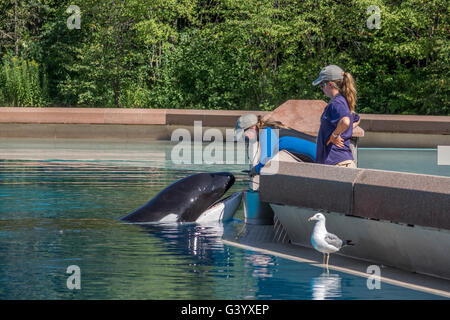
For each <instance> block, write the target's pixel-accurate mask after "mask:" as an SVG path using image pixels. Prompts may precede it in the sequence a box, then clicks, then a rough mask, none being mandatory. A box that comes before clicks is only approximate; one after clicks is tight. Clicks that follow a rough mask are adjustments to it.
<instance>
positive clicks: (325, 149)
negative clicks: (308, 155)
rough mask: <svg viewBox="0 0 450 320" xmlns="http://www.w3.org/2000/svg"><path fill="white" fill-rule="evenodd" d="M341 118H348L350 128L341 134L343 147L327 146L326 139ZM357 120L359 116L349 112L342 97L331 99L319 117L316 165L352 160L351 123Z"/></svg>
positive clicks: (337, 96) (339, 95)
mask: <svg viewBox="0 0 450 320" xmlns="http://www.w3.org/2000/svg"><path fill="white" fill-rule="evenodd" d="M343 117H349V118H350V126H349V127H348V129H347V130H345V131H344V132H342V133H341V138H342V139H344V147H343V148H339V147H338V146H335V145H334V144H332V143H330V144H329V145H328V146H327V145H326V144H327V142H328V139H330V136H331V134H332V132H333V131H334V130H336V127H337V124H338V122H339V121H340V120H341V119H342V118H343ZM358 120H359V116H358V115H357V114H356V113H353V114H352V113H351V112H350V108H349V107H348V103H347V100H346V99H345V97H344V96H343V95H341V94H338V95H336V96H335V97H334V98H333V99H331V101H330V102H329V103H328V105H327V106H326V107H325V110H324V111H323V113H322V115H321V117H320V129H319V134H318V136H317V152H316V163H322V164H330V165H335V164H337V163H339V162H342V161H345V160H354V159H353V155H352V151H351V149H350V138H351V137H352V135H353V122H354V121H358Z"/></svg>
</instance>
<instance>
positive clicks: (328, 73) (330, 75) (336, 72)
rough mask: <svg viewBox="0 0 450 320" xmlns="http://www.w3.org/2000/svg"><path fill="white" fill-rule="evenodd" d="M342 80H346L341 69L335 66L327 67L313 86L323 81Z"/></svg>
mask: <svg viewBox="0 0 450 320" xmlns="http://www.w3.org/2000/svg"><path fill="white" fill-rule="evenodd" d="M342 79H344V70H342V69H341V68H340V67H338V66H336V65H334V64H331V65H329V66H326V67H325V68H323V69H322V70H321V71H320V73H319V77H318V78H317V79H316V80H315V81H314V82H313V83H312V84H313V86H317V85H318V84H319V83H321V82H322V81H333V80H342Z"/></svg>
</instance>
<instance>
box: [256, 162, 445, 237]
mask: <svg viewBox="0 0 450 320" xmlns="http://www.w3.org/2000/svg"><path fill="white" fill-rule="evenodd" d="M264 173H270V172H269V171H267V170H265V169H263V170H262V174H261V176H260V189H259V192H260V198H261V201H264V202H269V203H273V204H282V205H289V206H296V207H305V208H311V209H314V210H324V211H332V212H337V213H342V214H346V215H353V216H359V217H364V218H371V219H382V220H387V221H392V222H397V223H405V224H411V225H420V226H424V227H433V228H441V229H448V230H450V215H449V208H450V177H439V176H431V175H422V174H411V173H401V172H394V171H382V170H370V169H349V168H340V167H334V166H325V165H317V164H309V163H291V162H289V163H288V162H279V166H278V170H277V172H276V173H275V174H264Z"/></svg>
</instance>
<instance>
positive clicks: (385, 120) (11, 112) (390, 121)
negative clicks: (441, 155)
mask: <svg viewBox="0 0 450 320" xmlns="http://www.w3.org/2000/svg"><path fill="white" fill-rule="evenodd" d="M292 101H294V102H295V101H298V100H289V101H288V102H291V103H292ZM302 101H303V102H305V101H309V100H302ZM314 101H316V102H317V101H320V100H314ZM303 104H304V103H303ZM244 113H256V114H260V115H266V114H268V113H269V112H264V111H244V110H193V109H116V108H32V107H27V108H13V107H0V123H35V124H41V123H66V124H80V123H84V124H134V125H136V124H143V125H144V124H145V125H152V124H168V125H184V126H192V125H193V124H194V121H202V122H203V123H202V124H203V125H204V126H211V127H216V126H219V127H234V125H235V123H236V120H237V118H238V117H239V116H241V115H242V114H244ZM360 126H361V127H362V128H363V129H364V130H365V131H369V132H398V133H422V134H445V135H450V117H448V116H409V115H378V114H361V124H360Z"/></svg>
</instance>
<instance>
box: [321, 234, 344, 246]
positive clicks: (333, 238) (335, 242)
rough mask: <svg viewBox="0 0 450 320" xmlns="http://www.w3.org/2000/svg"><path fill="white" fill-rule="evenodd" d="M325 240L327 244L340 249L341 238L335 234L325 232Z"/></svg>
mask: <svg viewBox="0 0 450 320" xmlns="http://www.w3.org/2000/svg"><path fill="white" fill-rule="evenodd" d="M325 242H326V243H328V244H329V245H331V246H333V247H336V248H338V249H340V248H341V247H342V240H341V239H339V238H338V237H337V235H335V234H332V233H327V234H326V235H325Z"/></svg>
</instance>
